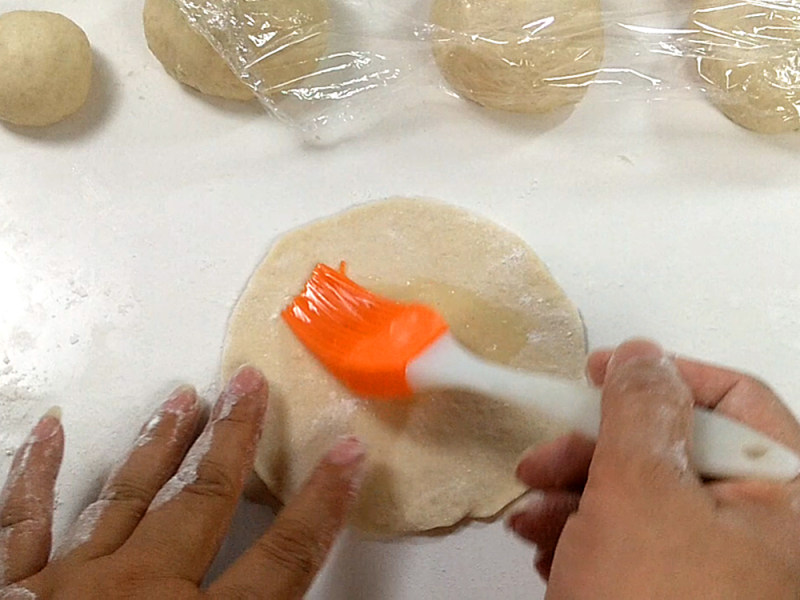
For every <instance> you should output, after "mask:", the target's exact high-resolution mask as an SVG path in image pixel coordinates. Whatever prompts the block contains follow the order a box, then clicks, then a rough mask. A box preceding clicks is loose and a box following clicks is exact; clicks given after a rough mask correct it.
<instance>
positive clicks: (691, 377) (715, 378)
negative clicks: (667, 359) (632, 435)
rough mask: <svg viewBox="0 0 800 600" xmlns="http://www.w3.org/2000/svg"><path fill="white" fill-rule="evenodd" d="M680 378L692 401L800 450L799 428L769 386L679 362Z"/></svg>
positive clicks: (693, 364) (713, 367) (689, 363)
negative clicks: (693, 396)
mask: <svg viewBox="0 0 800 600" xmlns="http://www.w3.org/2000/svg"><path fill="white" fill-rule="evenodd" d="M678 368H679V370H680V372H681V376H682V377H683V378H684V379H685V380H686V381H687V382H688V383H689V385H690V387H691V388H692V389H693V390H697V391H696V393H695V398H696V402H697V403H698V404H703V405H705V406H708V407H710V408H713V409H714V410H718V411H720V412H722V413H724V414H726V415H728V416H729V417H731V418H733V419H736V420H737V421H741V422H743V423H746V424H747V425H749V426H751V427H753V428H755V429H758V430H760V431H763V432H764V433H766V434H767V435H769V436H771V437H773V438H774V439H776V440H777V441H779V442H781V443H783V444H785V445H787V446H789V447H790V448H793V449H795V450H800V425H798V423H797V419H796V418H795V416H794V415H793V414H792V412H791V411H790V410H789V409H788V408H787V407H786V405H784V404H783V402H781V400H780V398H778V396H777V395H776V394H775V393H774V392H773V391H772V390H771V389H769V387H767V386H766V385H764V384H763V383H761V382H760V381H758V380H757V379H755V378H753V377H750V376H749V375H745V374H743V373H737V372H736V371H730V370H728V369H723V368H720V367H715V366H712V365H707V364H703V363H699V362H695V361H690V360H685V359H680V360H678Z"/></svg>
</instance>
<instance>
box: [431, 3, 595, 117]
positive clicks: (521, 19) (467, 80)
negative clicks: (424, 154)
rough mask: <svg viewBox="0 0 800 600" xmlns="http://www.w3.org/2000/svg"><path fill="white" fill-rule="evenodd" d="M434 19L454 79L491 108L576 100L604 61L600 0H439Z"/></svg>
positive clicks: (536, 108) (440, 52)
mask: <svg viewBox="0 0 800 600" xmlns="http://www.w3.org/2000/svg"><path fill="white" fill-rule="evenodd" d="M431 22H432V23H433V24H434V25H436V27H437V31H436V37H435V39H434V42H433V51H434V57H435V59H436V63H437V64H438V65H439V69H440V70H441V71H442V74H443V75H444V77H445V79H446V80H447V82H448V83H449V84H450V85H451V86H452V87H453V89H454V90H455V91H456V92H458V93H459V94H461V95H462V96H464V97H465V98H469V99H470V100H473V101H474V102H477V103H478V104H481V105H483V106H487V107H490V108H497V109H502V110H507V111H512V112H523V113H544V112H548V111H551V110H554V109H556V108H559V107H561V106H567V105H571V104H576V103H578V102H580V100H581V99H582V98H583V96H584V94H585V93H586V89H587V87H588V84H589V83H590V82H591V81H592V79H594V77H595V75H596V74H597V70H598V69H599V68H600V65H601V63H602V61H603V51H604V46H605V42H604V38H603V23H602V18H601V9H600V2H599V0H471V1H470V2H465V1H464V0H434V3H433V9H432V12H431Z"/></svg>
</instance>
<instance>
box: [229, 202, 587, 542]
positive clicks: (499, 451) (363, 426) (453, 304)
mask: <svg viewBox="0 0 800 600" xmlns="http://www.w3.org/2000/svg"><path fill="white" fill-rule="evenodd" d="M341 260H345V261H347V264H348V274H349V276H350V277H352V278H353V279H354V280H355V281H357V282H358V283H360V284H362V285H364V286H365V287H367V288H369V289H372V290H374V291H377V292H378V293H381V294H383V295H386V296H389V297H392V298H395V299H397V300H401V301H412V300H416V301H421V302H424V303H426V304H430V305H432V306H435V307H436V308H437V309H438V310H439V311H440V312H441V313H442V314H443V315H444V317H445V318H446V319H447V321H448V323H449V324H450V327H451V329H452V331H453V333H454V334H455V336H456V337H457V338H458V339H459V340H460V341H461V342H462V343H463V344H464V345H465V346H467V347H468V348H470V349H471V350H472V351H473V352H476V353H478V354H479V355H482V356H484V357H486V358H488V359H491V360H494V361H497V362H501V363H505V364H508V365H511V366H514V367H520V368H525V369H531V370H538V371H545V372H548V373H554V374H558V375H561V376H564V377H568V378H572V379H581V378H582V377H583V366H584V362H585V342H584V335H583V326H582V323H581V320H580V317H579V315H578V311H577V310H576V309H575V307H574V306H573V304H572V303H571V302H570V301H569V299H568V298H567V297H566V296H565V294H564V292H563V291H562V290H561V289H560V288H559V287H558V285H557V284H556V282H555V281H554V280H553V278H552V277H551V276H550V274H549V273H548V272H547V269H546V268H545V266H544V265H543V264H542V262H541V261H540V260H539V259H538V258H537V257H536V255H535V254H534V253H533V251H532V250H531V249H530V248H529V247H528V246H527V245H526V244H525V243H524V242H523V241H522V240H521V239H520V238H518V237H517V236H515V235H514V234H512V233H510V232H508V231H506V230H504V229H501V228H500V227H498V226H496V225H494V224H493V223H491V222H489V221H486V220H485V219H481V218H478V217H476V216H474V215H472V214H470V213H468V212H466V211H464V210H461V209H458V208H454V207H451V206H447V205H444V204H440V203H436V202H431V201H423V200H408V199H394V200H389V201H383V202H377V203H372V204H367V205H364V206H360V207H357V208H353V209H351V210H348V211H346V212H344V213H341V214H338V215H335V216H332V217H329V218H327V219H323V220H321V221H317V222H314V223H312V224H310V225H307V226H305V227H302V228H300V229H297V230H295V231H292V232H290V233H288V234H286V235H285V236H284V237H283V238H282V239H281V240H280V241H279V242H278V243H277V244H276V245H275V246H274V247H273V248H272V250H270V252H269V254H268V255H267V256H266V258H265V259H264V261H263V262H262V263H261V264H260V265H259V266H258V267H257V268H256V271H255V273H254V274H253V276H252V277H251V279H250V281H249V283H248V284H247V287H246V289H245V290H244V292H243V293H242V296H241V298H240V299H239V301H238V302H237V304H236V307H235V309H234V313H233V316H232V317H231V321H230V323H229V329H228V336H227V340H226V343H225V350H224V355H223V376H224V377H225V378H227V377H229V376H230V375H231V374H232V373H233V372H234V371H235V370H236V369H237V368H238V367H239V366H240V365H242V364H243V363H250V364H254V365H255V366H257V367H259V368H260V369H262V370H263V372H264V373H265V374H266V376H267V378H268V379H269V381H270V403H269V408H268V412H267V418H266V423H265V429H264V435H263V437H262V439H261V442H260V446H259V449H258V452H257V456H256V465H255V469H256V472H257V473H258V475H259V476H260V477H261V478H262V479H263V480H264V482H265V483H266V484H267V487H268V488H269V489H270V491H271V492H272V493H273V494H274V495H275V496H276V497H277V498H279V499H280V500H283V501H286V500H287V499H289V498H290V497H291V496H292V495H293V494H294V493H296V492H297V490H298V488H299V487H300V485H301V484H302V482H303V481H304V480H305V479H306V478H307V477H308V475H309V473H310V472H311V470H312V468H313V467H314V465H315V464H316V463H317V461H318V460H319V459H320V458H321V457H322V456H323V454H324V453H325V452H326V451H327V450H328V449H329V448H330V447H331V446H332V445H333V444H334V443H335V441H336V440H337V438H338V437H339V436H342V435H352V434H355V435H358V436H359V437H360V438H361V439H362V440H363V441H364V442H365V444H366V445H367V447H368V457H367V474H366V479H365V480H364V486H363V489H362V493H361V495H360V497H359V501H358V504H357V506H356V507H355V510H354V513H353V515H352V519H353V523H354V525H356V526H357V527H359V528H360V529H362V530H364V531H368V532H371V533H374V534H379V535H391V534H399V533H405V532H417V531H423V530H429V529H433V528H438V527H446V526H451V525H453V524H455V523H458V522H459V521H461V520H462V519H463V518H464V517H477V518H488V517H492V516H494V515H496V514H497V512H498V511H500V510H501V509H502V508H504V507H505V506H506V505H507V504H509V503H510V502H512V501H513V500H514V499H516V498H517V497H518V496H519V495H520V494H521V493H522V492H524V487H523V486H521V485H520V483H519V482H518V481H517V480H516V478H515V477H514V470H515V468H516V465H517V461H518V459H519V456H520V454H521V453H522V452H524V451H525V449H526V448H528V447H530V446H531V445H534V444H537V443H540V442H542V441H545V440H548V439H551V438H552V437H554V436H555V435H557V434H558V433H562V431H561V429H560V428H559V427H558V426H556V425H555V424H553V423H551V422H549V421H548V420H547V419H546V418H544V417H543V416H542V415H539V414H536V413H535V412H533V411H524V410H520V409H518V408H514V407H511V406H509V405H507V404H505V403H503V402H499V401H497V400H493V399H490V398H484V397H478V396H475V395H472V394H468V393H464V392H453V391H450V392H440V393H432V394H421V395H418V396H417V397H415V398H413V399H410V400H403V401H387V400H383V401H381V400H366V399H363V398H360V397H358V396H356V395H354V394H352V393H351V392H349V391H348V390H347V389H346V388H344V387H343V386H342V385H341V384H339V382H338V381H336V380H335V379H334V378H333V377H332V376H331V375H329V374H328V372H327V371H325V369H324V368H323V367H322V366H320V364H319V363H318V362H317V361H316V360H315V359H314V357H313V356H311V355H310V354H309V353H308V351H307V350H306V349H305V348H304V347H303V346H302V345H301V344H300V343H299V342H298V341H297V339H296V338H295V337H294V335H293V334H292V333H291V331H290V330H289V328H288V327H287V326H286V325H285V323H284V322H283V320H282V319H281V318H280V312H281V311H282V310H283V308H284V307H285V306H286V305H287V304H288V303H289V302H290V301H291V299H292V298H293V297H294V296H295V295H296V294H297V293H299V292H300V291H301V290H302V288H303V284H304V283H305V281H306V280H307V279H308V277H309V276H310V274H311V270H312V268H313V267H314V265H315V264H316V263H317V262H325V263H327V264H330V265H338V264H339V261H341Z"/></svg>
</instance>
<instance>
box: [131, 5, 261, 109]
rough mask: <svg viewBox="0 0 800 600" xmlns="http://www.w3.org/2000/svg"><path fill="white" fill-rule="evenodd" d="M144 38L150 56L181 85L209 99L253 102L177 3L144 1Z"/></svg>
mask: <svg viewBox="0 0 800 600" xmlns="http://www.w3.org/2000/svg"><path fill="white" fill-rule="evenodd" d="M144 35H145V38H147V45H148V46H149V48H150V51H151V52H152V53H153V55H155V57H156V58H157V59H158V60H159V61H160V62H161V64H162V65H163V66H164V69H165V70H166V71H167V73H169V74H170V75H172V76H173V77H174V78H175V79H177V80H178V81H180V82H181V83H185V84H186V85H188V86H190V87H193V88H194V89H196V90H198V91H200V92H202V93H204V94H208V95H210V96H219V97H221V98H230V99H232V100H252V99H253V90H251V89H250V88H249V87H247V86H246V85H245V84H244V83H242V82H241V81H239V78H238V77H236V75H234V74H233V71H231V68H230V67H229V66H228V64H227V63H226V62H225V61H224V60H223V59H222V57H221V56H220V55H219V54H217V52H216V50H214V48H213V47H212V46H211V44H209V43H208V42H207V41H206V39H205V38H204V37H203V36H202V35H200V34H199V33H197V32H196V31H195V30H194V29H192V28H191V26H190V25H189V23H188V22H187V20H186V18H185V17H184V16H183V13H181V10H180V9H179V8H178V5H177V4H176V0H147V1H146V2H145V4H144Z"/></svg>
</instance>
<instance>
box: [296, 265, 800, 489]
mask: <svg viewBox="0 0 800 600" xmlns="http://www.w3.org/2000/svg"><path fill="white" fill-rule="evenodd" d="M283 318H284V320H285V321H286V323H287V324H288V325H289V327H290V328H291V329H292V331H293V332H294V334H295V335H296V336H297V338H298V339H299V340H300V341H301V342H302V343H303V344H304V345H305V346H306V348H308V350H310V351H311V353H312V354H314V355H315V356H316V357H317V358H318V359H319V360H320V362H322V364H323V365H324V366H325V367H326V368H327V369H328V370H329V371H330V372H331V373H332V374H333V375H334V376H336V377H337V378H338V379H339V380H340V381H342V382H343V383H344V384H345V385H346V386H347V387H348V388H350V389H351V390H352V391H354V392H355V393H357V394H359V395H362V396H367V397H371V398H399V397H405V396H411V395H412V394H414V393H416V392H422V391H428V390H436V389H444V388H449V389H464V390H469V391H471V392H477V393H480V394H483V395H486V396H490V397H494V398H499V399H502V400H504V401H506V402H511V403H515V404H518V405H522V406H527V407H530V408H535V409H536V410H538V411H540V412H541V413H543V414H544V415H546V416H547V417H548V418H551V419H553V420H557V421H560V422H561V423H563V424H564V426H566V427H569V428H572V429H575V430H578V431H581V432H582V433H584V434H585V435H588V436H590V437H592V438H596V437H597V434H598V430H599V426H600V391H599V390H597V389H595V388H591V387H588V386H585V385H581V384H579V383H576V382H573V381H569V380H564V379H559V378H557V377H552V376H548V375H543V374H539V373H530V372H522V371H519V370H515V369H510V368H507V367H504V366H501V365H497V364H493V363H489V362H487V361H484V360H482V359H480V358H478V357H476V356H474V355H473V354H471V353H470V352H468V351H467V350H466V349H464V348H463V347H462V346H461V345H460V344H459V343H458V342H457V341H456V339H455V338H454V337H453V336H452V334H451V333H450V332H449V328H448V327H447V323H446V322H445V321H444V319H443V318H442V317H441V316H440V315H439V314H438V313H437V312H436V311H435V310H433V309H432V308H430V307H427V306H424V305H421V304H401V303H398V302H394V301H392V300H389V299H387V298H383V297H381V296H378V295H376V294H373V293H371V292H369V291H368V290H365V289H364V288H362V287H361V286H359V285H358V284H357V283H355V282H353V281H352V280H350V279H349V278H348V277H347V276H346V275H345V274H344V263H343V264H342V267H341V270H340V271H336V270H335V269H332V268H331V267H328V266H326V265H322V264H320V265H317V266H316V268H315V269H314V271H313V273H312V274H311V278H310V279H309V280H308V282H307V283H306V285H305V288H304V289H303V291H302V293H301V294H300V295H299V296H297V297H296V298H295V299H294V301H293V302H292V303H291V304H290V305H289V306H288V307H287V308H286V309H285V310H284V311H283ZM692 461H693V463H694V466H695V468H697V470H698V471H699V472H700V473H701V474H703V475H706V476H709V477H761V478H769V479H778V480H789V479H793V478H794V477H795V476H797V475H798V472H800V458H798V456H797V455H795V454H794V453H793V452H792V451H790V450H789V449H788V448H786V447H785V446H782V445H781V444H779V443H777V442H776V441H774V440H772V439H771V438H769V437H767V436H765V435H763V434H762V433H759V432H757V431H755V430H753V429H750V428H749V427H746V426H745V425H743V424H741V423H739V422H737V421H734V420H732V419H729V418H727V417H724V416H722V415H720V414H717V413H713V412H711V411H708V410H706V409H703V408H695V426H694V439H693V445H692Z"/></svg>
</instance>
